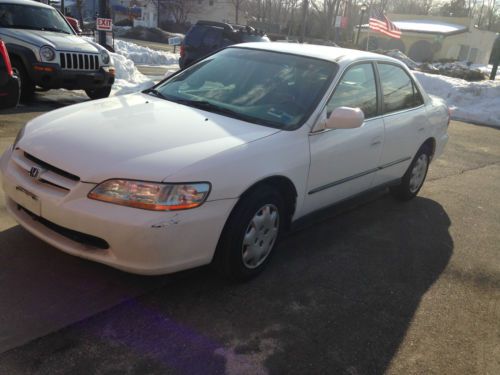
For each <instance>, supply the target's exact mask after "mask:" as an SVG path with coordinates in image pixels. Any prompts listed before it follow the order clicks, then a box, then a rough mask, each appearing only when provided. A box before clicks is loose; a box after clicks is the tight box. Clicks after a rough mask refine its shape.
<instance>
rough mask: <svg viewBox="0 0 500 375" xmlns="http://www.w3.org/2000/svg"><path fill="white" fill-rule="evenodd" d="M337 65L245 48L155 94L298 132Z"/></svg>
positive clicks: (219, 56) (227, 52)
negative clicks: (296, 129) (297, 129)
mask: <svg viewBox="0 0 500 375" xmlns="http://www.w3.org/2000/svg"><path fill="white" fill-rule="evenodd" d="M336 69H337V66H336V64H334V63H332V62H328V61H324V60H319V59H314V58H309V57H303V56H297V55H291V54H284V53H277V52H270V51H262V50H253V49H247V48H228V49H225V50H223V51H221V52H219V53H217V54H215V55H212V56H210V57H208V58H206V59H205V60H203V61H201V62H200V63H198V64H196V65H194V66H192V67H190V68H188V69H186V70H184V71H183V72H181V73H179V74H178V75H176V76H174V77H172V78H171V79H169V80H168V81H166V82H164V83H162V84H160V85H159V86H157V87H156V88H155V90H151V94H152V95H156V96H158V97H162V98H164V99H167V100H171V101H174V102H178V103H181V104H185V105H189V106H192V107H197V108H202V109H204V110H207V111H210V112H215V113H221V114H224V115H228V116H232V117H235V118H239V119H242V120H245V121H248V122H253V123H256V124H261V125H267V126H272V127H276V128H280V129H295V128H297V127H299V126H301V125H302V124H303V122H304V121H305V120H306V119H307V118H308V117H309V116H310V114H311V113H312V111H313V110H314V108H315V107H316V105H317V103H318V101H319V100H320V99H321V98H322V97H323V95H324V93H325V91H326V89H327V88H328V85H329V84H330V82H331V80H332V78H333V76H334V74H335V71H336Z"/></svg>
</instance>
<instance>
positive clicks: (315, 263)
mask: <svg viewBox="0 0 500 375" xmlns="http://www.w3.org/2000/svg"><path fill="white" fill-rule="evenodd" d="M333 213H334V211H332V212H331V215H330V216H328V215H323V216H322V218H321V219H320V220H315V221H313V222H311V223H310V225H309V226H308V227H306V228H304V229H302V230H300V231H296V232H294V233H292V234H291V235H289V236H287V237H286V238H284V240H283V241H282V242H281V244H280V246H279V248H278V249H277V250H278V251H277V252H276V254H275V256H274V257H273V259H272V261H271V262H270V264H269V265H268V267H267V269H266V270H265V272H264V273H263V274H261V275H260V276H259V277H258V278H256V279H254V280H252V281H250V282H247V283H244V284H231V283H229V282H227V281H224V280H221V279H220V278H218V277H216V276H214V275H213V273H211V272H208V271H207V269H206V268H202V269H199V270H195V271H190V272H184V273H179V274H176V275H173V276H169V277H166V278H163V279H161V280H162V281H163V282H164V284H163V285H162V287H161V288H158V289H156V290H154V291H152V292H150V293H148V294H146V295H144V296H142V297H139V298H132V299H129V300H128V301H127V302H125V303H122V304H121V305H118V306H116V307H114V308H112V309H110V310H108V311H105V312H103V313H100V314H98V315H96V316H94V317H92V318H90V319H87V320H83V321H81V322H80V323H78V324H75V325H73V326H71V327H69V328H66V329H63V330H61V331H59V332H56V333H54V334H51V335H48V336H46V337H43V338H40V339H38V340H35V341H33V342H31V343H30V344H28V345H25V346H23V347H20V348H18V349H15V350H11V351H9V352H7V353H4V354H3V355H1V356H0V372H5V373H10V374H12V373H15V372H16V371H17V372H19V373H23V371H24V372H29V373H42V374H45V373H47V374H50V373H55V372H62V373H65V372H68V373H69V372H71V373H78V372H82V371H86V373H108V372H113V371H115V372H117V373H134V374H135V373H137V374H142V373H148V374H170V373H172V374H173V373H176V374H178V373H181V374H222V373H230V374H233V373H235V374H261V373H262V374H264V373H271V374H306V373H308V374H309V373H314V374H327V373H328V374H343V373H345V374H382V373H384V372H385V371H386V370H387V368H388V366H389V363H390V361H391V359H392V358H393V357H394V355H395V353H396V352H397V350H398V348H399V346H400V344H401V342H402V340H403V339H404V337H405V334H406V332H407V330H408V327H409V325H410V323H411V321H412V319H413V317H414V315H415V313H416V310H417V309H418V306H419V303H420V301H421V299H422V297H423V295H424V294H425V293H426V291H427V290H428V289H429V288H430V287H431V286H432V285H433V283H434V282H435V281H436V280H437V279H438V278H439V276H440V275H441V273H442V272H443V270H444V269H445V267H446V265H447V264H448V262H449V259H450V257H451V255H452V252H453V241H452V238H451V236H450V234H449V227H450V224H451V223H450V219H449V217H448V215H447V213H446V211H445V210H444V209H443V207H442V206H441V205H440V204H439V203H437V202H435V201H433V200H430V199H427V198H416V199H414V200H413V201H411V202H407V203H404V204H401V203H398V202H396V201H394V200H392V198H390V197H389V196H387V195H383V196H382V197H381V198H378V199H376V200H372V201H369V202H365V203H364V204H363V205H362V206H360V207H357V208H356V209H353V210H348V211H347V212H344V213H342V214H340V215H333ZM14 230H15V231H18V230H17V229H14ZM12 235H20V233H19V232H15V233H12ZM1 238H3V237H1V235H0V240H1ZM75 270H76V269H75ZM54 272H61V275H60V277H61V281H62V280H64V274H65V272H64V271H61V270H54ZM109 272H113V271H111V270H110V271H109ZM156 280H158V279H157V278H156ZM44 292H45V293H50V292H49V291H48V290H45V291H44ZM54 293H57V290H56V291H54ZM33 318H36V312H35V311H33Z"/></svg>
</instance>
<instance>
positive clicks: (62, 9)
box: [61, 0, 66, 15]
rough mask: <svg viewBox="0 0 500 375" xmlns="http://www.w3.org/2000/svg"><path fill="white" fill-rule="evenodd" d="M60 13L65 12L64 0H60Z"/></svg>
mask: <svg viewBox="0 0 500 375" xmlns="http://www.w3.org/2000/svg"><path fill="white" fill-rule="evenodd" d="M61 13H62V14H64V15H65V14H66V9H64V0H61Z"/></svg>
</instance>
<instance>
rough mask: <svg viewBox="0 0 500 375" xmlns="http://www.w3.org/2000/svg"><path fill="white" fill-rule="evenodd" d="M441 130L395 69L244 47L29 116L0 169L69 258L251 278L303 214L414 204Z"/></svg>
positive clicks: (272, 46) (387, 61)
mask: <svg viewBox="0 0 500 375" xmlns="http://www.w3.org/2000/svg"><path fill="white" fill-rule="evenodd" d="M448 124H449V112H448V109H447V107H446V106H445V105H444V104H443V102H442V101H441V100H439V99H434V98H431V97H429V96H428V95H427V94H426V93H425V92H424V90H423V89H422V87H421V86H420V84H419V83H418V81H417V80H415V79H414V77H413V76H412V74H411V73H410V72H409V71H408V69H407V68H406V67H405V66H404V65H403V64H402V63H400V62H398V61H397V60H394V59H392V58H389V57H386V56H382V55H377V54H372V53H367V52H361V51H354V50H348V49H342V48H334V47H325V46H314V45H299V44H291V43H282V44H280V43H251V44H243V45H238V46H232V47H229V48H226V49H224V50H222V51H220V52H218V53H216V54H214V55H212V56H210V57H208V58H206V59H204V60H202V61H201V62H199V63H197V64H195V65H193V66H191V67H190V68H188V69H186V70H183V71H180V72H179V73H177V74H175V75H174V76H171V77H169V78H168V79H166V80H165V81H163V82H161V83H160V84H158V85H157V86H155V87H154V88H153V89H150V90H147V91H145V92H143V93H137V94H133V95H128V96H121V97H114V98H110V99H103V100H100V101H96V102H87V103H82V104H78V105H74V106H70V107H66V108H62V109H59V110H56V111H53V112H49V113H47V114H44V115H42V116H40V117H38V118H37V119H35V120H32V121H30V122H29V123H28V124H26V126H25V128H24V129H22V130H21V131H20V132H19V135H18V136H17V139H16V140H15V143H14V145H13V147H12V148H10V149H8V150H7V151H6V152H5V153H4V155H3V156H2V159H1V162H0V170H1V172H2V174H3V189H4V191H5V194H6V197H7V202H6V205H7V208H8V210H9V212H10V213H11V214H12V216H13V217H14V218H15V219H16V220H17V221H18V222H19V223H20V224H21V225H22V226H23V227H24V228H26V229H27V230H28V231H30V232H31V233H33V234H34V235H36V236H38V237H39V238H41V239H42V240H44V241H46V242H48V243H50V244H52V245H53V246H55V247H57V248H59V249H61V250H63V251H65V252H67V253H70V254H73V255H76V256H79V257H82V258H86V259H90V260H93V261H96V262H100V263H104V264H107V265H110V266H112V267H116V268H119V269H121V270H125V271H129V272H134V273H139V274H164V273H169V272H174V271H179V270H184V269H187V268H192V267H196V266H201V265H204V264H209V263H211V262H214V264H215V265H216V266H217V267H218V268H219V269H220V270H222V271H223V272H224V273H225V274H227V275H229V276H231V277H234V278H240V279H245V278H249V277H252V276H254V275H255V274H257V273H258V272H259V271H261V270H262V268H263V267H264V266H265V265H266V263H267V262H268V260H269V256H270V254H271V252H272V250H273V248H275V246H276V243H277V241H278V239H279V237H280V235H281V234H282V233H283V232H284V231H285V230H286V229H287V228H289V226H290V224H291V223H292V222H293V221H295V220H297V219H299V218H301V217H303V216H304V215H306V214H309V213H311V212H313V211H315V210H318V209H320V208H323V207H326V206H329V205H332V204H334V203H337V202H339V201H342V200H345V199H347V198H349V197H353V196H355V195H357V194H360V193H362V192H364V191H366V190H369V189H372V188H375V187H384V186H389V187H390V190H391V192H392V193H393V194H394V195H395V196H396V197H397V198H400V199H402V200H408V199H410V198H413V197H414V196H415V195H416V194H417V193H418V191H419V189H420V188H421V186H422V184H423V182H424V179H425V176H426V173H427V169H428V166H429V163H430V161H431V160H432V159H434V158H436V157H438V156H439V155H440V154H441V153H442V152H443V148H444V146H445V144H446V142H447V140H448V135H447V127H448Z"/></svg>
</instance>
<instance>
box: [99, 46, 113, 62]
mask: <svg viewBox="0 0 500 375" xmlns="http://www.w3.org/2000/svg"><path fill="white" fill-rule="evenodd" d="M101 60H102V62H103V63H104V64H109V62H110V60H111V59H110V58H109V53H108V51H106V50H104V49H102V50H101Z"/></svg>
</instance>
